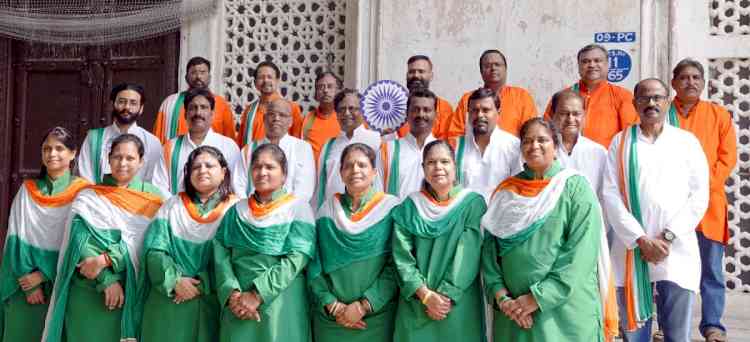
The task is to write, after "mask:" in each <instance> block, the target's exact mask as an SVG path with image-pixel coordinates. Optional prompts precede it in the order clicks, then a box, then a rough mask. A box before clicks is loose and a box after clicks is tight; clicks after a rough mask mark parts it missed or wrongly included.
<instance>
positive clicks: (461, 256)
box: [392, 140, 487, 342]
mask: <svg viewBox="0 0 750 342" xmlns="http://www.w3.org/2000/svg"><path fill="white" fill-rule="evenodd" d="M422 160H423V162H422V168H423V170H424V175H425V176H424V182H423V185H422V190H421V191H418V192H414V193H412V194H411V195H409V197H407V198H406V199H405V200H404V202H403V203H402V204H401V205H399V206H398V207H396V208H395V209H394V210H393V214H392V216H393V220H394V232H393V259H394V262H395V264H396V269H397V271H398V275H399V286H400V291H401V295H400V296H399V303H398V310H397V314H396V323H395V325H396V327H395V333H394V338H393V339H394V341H399V342H401V341H407V342H409V341H482V340H484V337H485V333H484V316H483V312H484V306H483V304H482V299H481V289H480V282H479V256H480V250H481V245H482V235H481V231H480V229H479V221H480V219H481V217H482V215H483V214H484V212H485V210H486V209H487V206H486V205H485V203H484V199H482V196H481V195H479V194H478V193H476V192H473V191H470V190H467V189H463V188H461V187H460V186H457V185H456V162H455V159H454V152H453V148H452V147H451V146H450V145H449V144H448V143H446V142H445V141H443V140H436V141H433V142H431V143H429V144H427V146H425V148H424V151H423V159H422Z"/></svg>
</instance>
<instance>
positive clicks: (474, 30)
mask: <svg viewBox="0 0 750 342" xmlns="http://www.w3.org/2000/svg"><path fill="white" fill-rule="evenodd" d="M359 2H360V3H361V2H363V1H359ZM373 5H375V6H377V7H378V8H377V9H376V10H375V11H369V12H370V13H374V17H371V18H370V19H369V20H371V22H369V23H368V22H364V23H363V25H369V29H370V30H374V31H375V34H370V35H369V37H371V38H374V39H379V41H378V42H377V44H370V46H375V47H376V48H375V50H376V51H370V53H371V54H372V55H371V56H370V58H372V60H371V62H372V63H375V64H376V65H375V70H376V72H375V75H376V78H378V79H393V80H396V81H399V82H404V78H405V74H406V59H407V58H408V57H409V56H411V55H414V54H426V55H429V56H430V57H431V58H432V60H433V63H434V65H435V68H434V72H435V77H434V80H433V83H432V85H431V88H432V89H433V90H435V91H436V93H438V95H440V96H443V97H445V98H446V99H448V100H449V101H451V102H453V104H454V105H455V104H456V103H455V102H457V101H458V99H459V97H460V96H461V95H462V94H463V93H464V92H465V91H467V90H469V89H475V88H477V87H479V86H481V85H482V80H481V77H480V75H479V67H478V58H479V55H480V54H481V53H482V51H484V50H485V49H490V48H497V49H500V50H501V51H503V52H504V53H505V55H506V56H507V58H508V64H509V68H508V84H511V85H517V86H522V87H524V88H527V89H529V90H530V91H531V93H532V95H533V96H534V98H535V100H536V103H537V106H538V107H539V111H540V112H541V111H543V110H544V106H545V105H546V102H547V101H548V99H549V97H550V96H551V95H552V94H553V93H554V92H555V91H557V90H559V89H561V88H563V87H564V86H567V85H570V84H572V83H573V82H575V81H576V80H578V78H579V77H578V71H577V65H576V59H575V54H576V52H577V51H578V49H580V48H581V47H583V46H584V45H586V44H589V43H593V42H594V34H595V33H596V32H608V31H634V32H636V33H637V41H636V43H635V44H605V46H607V47H608V48H613V47H616V48H619V49H623V50H626V51H627V52H628V53H629V54H630V55H631V57H632V59H633V63H632V64H633V68H632V70H631V72H630V76H629V77H628V78H627V79H625V80H624V82H621V83H620V84H621V85H623V86H625V87H628V88H632V85H634V84H635V82H634V80H637V79H638V78H639V75H640V69H639V65H640V64H639V63H640V58H641V57H640V53H639V44H640V43H639V42H640V39H641V37H640V12H641V3H640V2H639V1H634V0H608V1H590V0H544V1H519V0H440V1H435V0H410V1H401V0H373V2H372V3H370V4H369V5H368V6H373ZM360 20H362V19H361V18H360ZM366 76H367V75H363V77H360V78H359V79H358V80H359V81H360V82H358V83H359V84H360V86H361V84H363V83H367V81H373V80H368V79H367V77H366Z"/></svg>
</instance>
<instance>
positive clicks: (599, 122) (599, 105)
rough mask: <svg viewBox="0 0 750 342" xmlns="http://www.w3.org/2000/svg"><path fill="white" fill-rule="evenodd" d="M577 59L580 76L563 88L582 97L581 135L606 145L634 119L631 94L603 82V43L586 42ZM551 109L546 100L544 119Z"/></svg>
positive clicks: (605, 71)
mask: <svg viewBox="0 0 750 342" xmlns="http://www.w3.org/2000/svg"><path fill="white" fill-rule="evenodd" d="M577 59H578V74H579V75H580V76H581V79H580V80H579V81H578V82H577V83H576V84H574V85H572V86H570V87H568V88H567V89H571V90H572V91H574V92H576V93H578V94H579V95H581V97H583V99H584V108H585V109H586V121H585V122H584V123H583V129H582V134H583V135H584V136H585V137H587V138H589V139H591V140H593V141H595V142H597V143H599V144H601V145H602V146H604V147H605V148H607V147H609V143H610V141H611V140H612V137H614V136H615V134H617V132H620V131H621V130H623V129H624V128H625V127H628V126H630V125H632V124H634V123H636V122H638V114H637V113H636V111H635V108H633V95H632V94H631V93H630V91H628V90H627V89H625V88H623V87H620V86H617V85H614V84H611V83H609V82H608V81H607V74H608V73H609V59H608V57H607V49H605V48H604V47H603V46H601V45H597V44H590V45H586V46H584V47H583V48H582V49H581V50H579V51H578V56H577ZM552 112H553V108H552V107H551V103H549V104H547V109H546V110H545V111H544V118H545V119H547V120H550V119H551V118H552Z"/></svg>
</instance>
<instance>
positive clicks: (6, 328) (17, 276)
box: [0, 127, 88, 342]
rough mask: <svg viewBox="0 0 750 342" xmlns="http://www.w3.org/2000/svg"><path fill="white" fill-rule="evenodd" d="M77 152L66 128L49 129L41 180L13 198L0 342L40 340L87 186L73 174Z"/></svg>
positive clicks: (0, 273) (0, 270) (1, 274)
mask: <svg viewBox="0 0 750 342" xmlns="http://www.w3.org/2000/svg"><path fill="white" fill-rule="evenodd" d="M77 150H78V148H77V146H76V143H75V138H74V137H73V135H71V134H70V132H68V130H66V129H65V128H62V127H54V128H52V129H51V130H49V131H47V134H45V135H44V137H43V138H42V158H41V159H42V167H41V171H40V172H39V176H38V177H36V178H33V179H27V180H26V181H24V183H23V185H22V186H21V189H20V190H18V194H16V197H15V198H14V199H13V204H12V205H11V209H10V216H9V220H8V231H7V236H6V238H5V247H4V248H3V258H2V260H3V263H2V266H1V267H0V303H2V307H0V342H12V341H39V340H40V339H41V338H42V330H43V329H44V317H45V315H46V314H47V304H48V303H49V296H50V295H51V294H52V286H53V283H52V281H53V280H54V279H55V275H56V273H57V257H58V251H59V249H60V243H61V242H62V238H63V230H64V229H65V222H66V220H67V219H68V214H69V213H70V205H71V203H73V199H74V198H75V196H76V194H78V191H79V190H81V189H82V188H83V187H85V186H86V185H87V184H88V183H87V182H86V181H85V180H83V179H82V178H78V177H74V176H72V175H71V169H72V168H73V166H74V164H75V157H76V152H77Z"/></svg>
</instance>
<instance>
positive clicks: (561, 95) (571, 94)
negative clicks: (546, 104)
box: [550, 89, 585, 116]
mask: <svg viewBox="0 0 750 342" xmlns="http://www.w3.org/2000/svg"><path fill="white" fill-rule="evenodd" d="M567 99H578V100H580V101H581V103H582V104H585V100H584V99H583V97H582V96H581V95H580V94H578V93H576V92H575V91H573V90H571V89H563V90H560V91H558V92H556V93H555V95H552V101H551V104H550V109H551V110H552V116H554V114H555V112H557V105H559V104H560V102H562V100H567Z"/></svg>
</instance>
